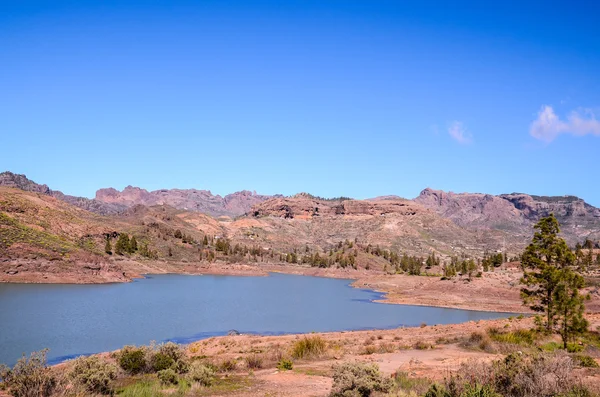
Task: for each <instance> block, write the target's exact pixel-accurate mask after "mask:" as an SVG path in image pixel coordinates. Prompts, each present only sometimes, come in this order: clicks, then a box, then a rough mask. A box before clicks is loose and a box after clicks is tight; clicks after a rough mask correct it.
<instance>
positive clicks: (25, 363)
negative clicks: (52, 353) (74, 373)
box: [0, 349, 56, 397]
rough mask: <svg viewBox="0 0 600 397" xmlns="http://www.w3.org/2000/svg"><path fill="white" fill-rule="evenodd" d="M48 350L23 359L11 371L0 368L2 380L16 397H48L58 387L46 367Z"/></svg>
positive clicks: (4, 367)
mask: <svg viewBox="0 0 600 397" xmlns="http://www.w3.org/2000/svg"><path fill="white" fill-rule="evenodd" d="M47 352H48V350H47V349H44V350H41V351H39V352H33V353H31V355H30V356H29V358H27V357H25V355H23V357H21V358H20V359H19V361H17V363H16V364H15V366H14V367H13V368H12V369H11V368H8V367H6V366H2V367H0V378H1V379H2V380H3V382H4V384H5V385H6V386H7V387H8V390H9V392H10V395H12V396H14V397H48V396H50V395H51V394H52V391H53V390H54V388H55V387H56V377H55V376H54V374H53V373H52V370H51V369H50V368H48V366H47V365H46V353H47Z"/></svg>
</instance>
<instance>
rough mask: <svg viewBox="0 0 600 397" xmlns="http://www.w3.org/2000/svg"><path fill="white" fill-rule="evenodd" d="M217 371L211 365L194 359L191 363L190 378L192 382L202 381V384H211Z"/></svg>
mask: <svg viewBox="0 0 600 397" xmlns="http://www.w3.org/2000/svg"><path fill="white" fill-rule="evenodd" d="M214 377H215V371H214V369H212V368H211V367H209V366H207V365H204V364H202V363H201V362H199V361H194V362H193V363H192V364H190V370H189V372H188V378H189V379H190V381H192V382H197V383H200V384H201V385H202V386H210V385H211V384H212V382H213V380H214Z"/></svg>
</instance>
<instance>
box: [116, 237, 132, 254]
mask: <svg viewBox="0 0 600 397" xmlns="http://www.w3.org/2000/svg"><path fill="white" fill-rule="evenodd" d="M126 252H129V236H128V235H127V233H121V234H119V238H118V239H117V243H116V244H115V253H116V254H117V255H123V254H124V253H126Z"/></svg>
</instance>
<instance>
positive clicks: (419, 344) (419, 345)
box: [413, 340, 433, 350]
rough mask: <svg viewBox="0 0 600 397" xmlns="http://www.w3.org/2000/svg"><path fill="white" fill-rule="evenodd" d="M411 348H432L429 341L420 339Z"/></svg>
mask: <svg viewBox="0 0 600 397" xmlns="http://www.w3.org/2000/svg"><path fill="white" fill-rule="evenodd" d="M413 348H415V349H417V350H427V349H433V346H432V345H431V344H430V343H426V342H423V341H422V340H419V341H417V342H416V343H415V344H414V345H413Z"/></svg>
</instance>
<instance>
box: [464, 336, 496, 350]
mask: <svg viewBox="0 0 600 397" xmlns="http://www.w3.org/2000/svg"><path fill="white" fill-rule="evenodd" d="M462 346H463V347H467V348H472V349H480V350H483V351H485V352H488V353H495V351H496V349H495V348H494V344H493V343H492V341H491V339H490V337H489V336H488V335H486V334H483V333H481V332H473V333H471V335H470V336H469V338H468V339H467V340H465V341H464V342H463V343H462Z"/></svg>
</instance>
